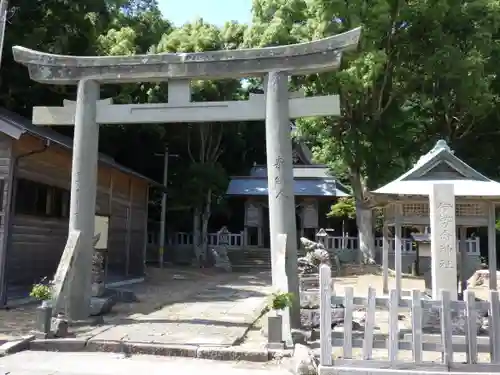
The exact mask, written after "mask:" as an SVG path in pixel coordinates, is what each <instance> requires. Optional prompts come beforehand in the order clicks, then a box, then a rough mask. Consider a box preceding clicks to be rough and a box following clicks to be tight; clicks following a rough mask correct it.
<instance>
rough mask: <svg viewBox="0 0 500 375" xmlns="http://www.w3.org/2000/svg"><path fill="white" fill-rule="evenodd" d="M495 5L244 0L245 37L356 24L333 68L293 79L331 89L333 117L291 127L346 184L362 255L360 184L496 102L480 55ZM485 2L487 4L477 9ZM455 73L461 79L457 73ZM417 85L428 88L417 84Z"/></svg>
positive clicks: (366, 223) (367, 198)
mask: <svg viewBox="0 0 500 375" xmlns="http://www.w3.org/2000/svg"><path fill="white" fill-rule="evenodd" d="M497 7H498V4H496V3H492V2H489V1H484V0H468V1H465V2H463V4H462V5H461V6H458V5H457V4H455V3H453V4H452V3H448V2H447V1H446V0H440V1H434V2H432V3H429V2H417V3H408V2H402V1H392V0H391V1H389V0H376V1H372V2H370V3H367V2H366V1H364V0H354V1H350V2H349V3H346V2H345V1H338V0H333V1H332V0H307V1H306V0H294V1H291V2H285V1H281V0H254V7H253V9H254V18H253V23H254V26H253V28H252V29H253V30H252V31H250V32H248V33H247V41H248V44H249V45H259V46H265V45H273V44H278V43H283V42H286V43H297V42H303V41H306V40H311V39H318V38H322V37H325V36H329V35H334V34H337V33H340V32H343V31H346V30H349V29H351V28H353V27H356V26H360V25H361V26H362V27H363V34H362V39H361V41H360V44H359V46H358V48H357V50H356V51H353V52H351V53H347V54H345V55H344V56H343V61H342V64H341V69H340V70H339V71H337V72H334V73H323V74H313V75H310V76H307V77H299V78H296V79H294V81H293V83H294V85H302V86H303V87H304V89H305V90H306V92H307V93H308V94H310V95H317V94H339V95H340V100H341V115H340V116H339V117H332V118H321V119H317V118H313V119H301V120H299V121H298V122H297V125H298V130H299V134H300V135H301V136H302V137H303V138H304V139H306V140H308V141H309V142H311V143H312V145H313V146H314V147H313V151H314V153H315V157H316V158H317V160H319V161H322V162H325V163H328V164H329V166H330V167H331V169H332V171H334V172H335V174H336V175H337V176H338V177H340V178H341V179H345V180H346V181H347V182H348V183H349V184H350V186H351V188H352V192H353V196H354V198H355V205H356V220H357V224H358V229H359V238H360V250H361V253H362V254H363V258H364V259H363V260H364V261H367V262H371V261H373V258H374V254H373V249H374V238H373V230H372V228H373V208H374V207H375V206H376V204H377V202H376V200H375V199H374V197H373V196H372V195H371V194H370V193H369V192H370V190H371V189H372V188H374V187H376V186H378V185H380V184H381V183H385V182H387V181H388V180H390V179H392V178H394V177H396V176H397V175H398V174H400V173H402V172H403V170H405V169H408V168H409V167H410V166H411V164H412V162H413V161H414V159H415V158H416V157H417V156H418V155H420V154H421V153H422V151H421V150H422V149H423V146H424V145H427V144H428V143H429V142H430V140H432V139H435V138H436V137H441V136H442V135H443V132H442V131H441V128H440V127H445V126H447V125H446V124H448V125H449V126H451V129H452V132H454V133H458V134H461V133H462V132H465V133H467V132H468V131H467V128H468V126H470V124H471V121H470V119H472V118H474V119H476V120H477V119H481V118H484V117H485V116H486V115H488V114H489V113H490V112H491V110H492V107H494V106H495V105H496V104H495V103H496V98H495V95H492V82H493V80H494V78H495V76H494V75H492V74H491V73H492V72H491V71H490V72H488V71H485V69H484V68H485V66H486V65H487V63H488V61H487V59H485V56H487V54H488V53H491V52H492V50H493V49H494V48H493V46H494V45H495V44H496V43H497V42H495V40H494V38H493V36H494V35H495V32H497V31H496V28H495V26H494V25H498V21H497V18H498V14H500V13H499V12H498V9H497ZM457 9H458V10H457ZM488 9H489V12H491V10H492V9H496V12H491V13H492V15H489V16H485V17H482V16H480V15H481V14H483V15H486V14H487V13H488ZM448 12H450V13H448ZM430 20H431V21H430ZM437 25H441V26H439V27H437ZM473 25H474V26H473ZM476 25H477V26H476ZM482 35H485V36H486V38H485V40H481V37H482ZM457 43H458V44H459V47H458V48H457V47H456V46H455V44H457ZM429 45H432V47H431V48H429ZM450 51H454V53H450ZM478 51H479V52H478ZM457 59H465V61H463V64H462V63H461V62H460V61H456V60H457ZM438 66H440V67H439V68H438ZM467 72H470V73H467ZM464 74H465V75H467V74H469V75H470V77H468V78H464V79H462V80H461V79H460V78H459V77H461V76H463V75H464ZM438 76H440V77H443V76H445V77H446V78H441V80H442V81H443V86H442V87H441V91H436V90H431V87H432V88H435V87H436V85H435V83H436V79H437V78H439V77H438ZM437 81H439V79H438V80H437ZM425 84H427V85H428V86H426V87H428V88H429V89H428V90H425V91H423V92H422V85H425ZM471 89H472V90H473V91H470V90H471ZM458 92H459V93H460V95H457V93H458ZM440 93H442V94H443V95H442V96H440ZM438 96H439V98H438ZM444 101H445V102H446V104H445V106H446V107H447V109H446V110H445V111H443V109H442V108H443V103H444ZM427 103H431V104H427ZM426 107H431V108H432V110H430V111H426V110H424V108H426ZM438 108H439V109H438ZM436 111H437V112H436ZM430 113H434V114H436V113H439V116H440V117H438V116H435V115H434V116H431V115H430ZM445 116H446V117H448V120H446V119H444V117H445ZM454 117H457V118H458V120H457V119H455V118H454ZM468 119H469V120H468ZM460 129H462V130H460Z"/></svg>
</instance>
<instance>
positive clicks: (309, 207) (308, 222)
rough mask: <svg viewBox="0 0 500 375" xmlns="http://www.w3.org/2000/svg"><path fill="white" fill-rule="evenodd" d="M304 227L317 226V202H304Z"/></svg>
mask: <svg viewBox="0 0 500 375" xmlns="http://www.w3.org/2000/svg"><path fill="white" fill-rule="evenodd" d="M302 216H303V224H304V228H317V227H318V202H316V201H314V202H307V203H304V205H303V208H302Z"/></svg>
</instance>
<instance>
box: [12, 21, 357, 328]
mask: <svg viewBox="0 0 500 375" xmlns="http://www.w3.org/2000/svg"><path fill="white" fill-rule="evenodd" d="M360 33H361V28H357V29H353V30H351V31H348V32H346V33H343V34H339V35H335V36H332V37H328V38H325V39H321V40H317V41H313V42H308V43H301V44H296V45H287V46H278V47H269V48H260V49H246V50H228V51H213V52H202V53H176V54H168V53H166V54H152V55H136V56H102V57H82V56H63V55H52V54H46V53H43V52H38V51H33V50H29V49H26V48H24V47H19V46H15V47H13V54H14V59H15V61H17V62H19V63H21V64H24V65H26V66H27V67H28V69H29V73H30V77H31V78H32V79H33V80H35V81H38V82H41V83H48V84H55V85H77V86H78V89H77V100H76V104H75V103H74V102H70V101H65V103H64V105H63V107H55V108H50V107H38V108H34V111H33V122H34V123H35V124H38V125H73V124H74V126H75V132H74V141H73V162H72V174H71V201H70V219H69V235H68V243H67V245H66V248H65V250H64V253H63V256H62V258H61V263H60V264H59V268H58V272H57V273H56V279H57V280H56V281H57V283H58V284H57V285H56V291H59V292H63V291H64V293H61V295H60V296H59V295H56V304H58V305H59V304H60V303H61V302H59V300H61V298H60V297H62V295H64V296H65V297H66V298H65V304H66V313H67V315H68V318H69V319H71V320H81V319H87V318H88V316H89V306H90V296H91V279H90V278H91V269H92V253H93V249H92V237H93V234H94V228H93V226H94V215H95V199H96V183H97V175H96V174H97V146H98V137H99V124H103V123H104V124H124V123H148V122H149V123H165V122H204V121H248V120H262V119H264V118H265V121H266V150H267V165H268V186H269V211H270V214H269V216H270V231H271V233H272V235H271V254H272V258H273V259H274V258H275V256H276V253H277V246H279V240H278V236H277V235H278V234H279V233H283V234H287V236H288V238H296V228H295V202H294V194H293V165H292V164H293V163H292V142H291V137H290V129H289V124H290V123H289V119H290V117H292V118H296V117H303V116H325V115H337V114H339V104H338V98H337V97H336V96H323V97H312V98H304V97H300V95H298V96H297V95H296V94H295V93H289V92H288V77H289V76H290V75H301V74H309V73H313V72H324V71H331V70H336V69H338V67H339V65H340V61H341V55H342V51H344V50H346V49H350V48H355V47H356V46H357V44H358V41H359V37H360ZM252 76H254V77H259V76H260V77H264V78H265V80H266V85H265V90H264V91H265V94H264V95H252V96H250V99H249V100H247V101H231V102H206V103H193V102H191V92H190V84H189V81H190V80H191V79H223V78H245V77H252ZM143 81H168V103H164V104H125V105H113V104H111V101H110V100H103V101H99V91H100V90H99V87H100V84H104V83H115V84H116V83H131V82H143ZM286 254H287V256H286V271H287V272H286V273H287V276H288V286H289V290H288V291H290V292H292V293H294V294H295V295H298V291H299V288H298V276H297V245H296V241H293V240H291V241H287V249H286ZM63 261H64V263H65V264H63ZM273 264H274V262H273ZM57 276H58V277H57ZM276 277H277V275H276V272H275V271H274V270H273V284H275V285H276V280H275V278H276ZM66 284H67V285H66ZM295 302H296V306H294V308H292V309H291V325H292V327H297V328H298V327H299V326H300V311H299V307H298V298H297V301H295Z"/></svg>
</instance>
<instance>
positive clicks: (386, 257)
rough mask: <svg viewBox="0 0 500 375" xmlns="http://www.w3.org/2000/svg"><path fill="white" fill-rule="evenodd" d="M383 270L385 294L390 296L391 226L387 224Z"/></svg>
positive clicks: (383, 238)
mask: <svg viewBox="0 0 500 375" xmlns="http://www.w3.org/2000/svg"><path fill="white" fill-rule="evenodd" d="M382 236H383V237H382V270H383V279H384V283H383V288H382V290H383V293H384V294H389V225H388V224H387V223H386V222H385V219H384V227H383V229H382Z"/></svg>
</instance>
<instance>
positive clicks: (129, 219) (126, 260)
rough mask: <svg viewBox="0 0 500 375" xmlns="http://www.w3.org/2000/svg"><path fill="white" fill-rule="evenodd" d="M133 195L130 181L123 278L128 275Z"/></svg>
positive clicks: (132, 186)
mask: <svg viewBox="0 0 500 375" xmlns="http://www.w3.org/2000/svg"><path fill="white" fill-rule="evenodd" d="M133 194H134V185H133V183H132V179H130V182H129V199H128V207H127V228H126V229H127V234H126V239H125V244H126V245H125V246H126V254H125V276H128V274H129V273H130V252H131V250H132V249H131V247H132V199H133Z"/></svg>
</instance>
